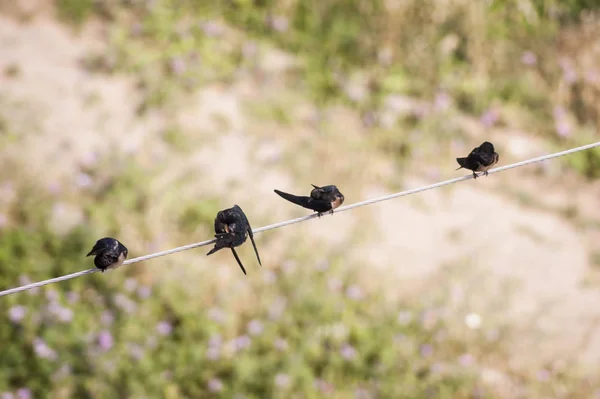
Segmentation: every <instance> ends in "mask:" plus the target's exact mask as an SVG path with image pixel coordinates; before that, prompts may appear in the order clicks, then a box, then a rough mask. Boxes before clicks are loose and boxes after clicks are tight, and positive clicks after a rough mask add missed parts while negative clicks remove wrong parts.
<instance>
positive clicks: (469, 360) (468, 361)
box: [458, 353, 475, 367]
mask: <svg viewBox="0 0 600 399" xmlns="http://www.w3.org/2000/svg"><path fill="white" fill-rule="evenodd" d="M458 362H459V363H460V364H461V365H462V366H464V367H468V366H471V365H472V364H473V363H475V358H474V357H473V355H471V354H469V353H465V354H463V355H461V356H459V358H458Z"/></svg>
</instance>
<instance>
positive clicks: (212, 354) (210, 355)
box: [206, 346, 221, 361]
mask: <svg viewBox="0 0 600 399" xmlns="http://www.w3.org/2000/svg"><path fill="white" fill-rule="evenodd" d="M219 357H221V349H219V348H218V347H215V346H211V347H209V348H208V349H207V350H206V358H207V359H208V360H212V361H215V360H217V359H218V358H219Z"/></svg>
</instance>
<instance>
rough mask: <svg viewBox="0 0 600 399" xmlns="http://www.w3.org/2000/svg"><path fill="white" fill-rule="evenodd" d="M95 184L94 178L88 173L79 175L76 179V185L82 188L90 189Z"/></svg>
mask: <svg viewBox="0 0 600 399" xmlns="http://www.w3.org/2000/svg"><path fill="white" fill-rule="evenodd" d="M93 183H94V182H93V180H92V177H91V176H90V175H88V174H87V173H78V174H77V176H76V177H75V184H77V186H79V187H81V188H87V187H90V186H91V185H92V184H93Z"/></svg>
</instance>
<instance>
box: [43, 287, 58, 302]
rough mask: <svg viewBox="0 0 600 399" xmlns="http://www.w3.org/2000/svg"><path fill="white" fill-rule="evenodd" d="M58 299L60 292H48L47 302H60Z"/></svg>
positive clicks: (50, 290)
mask: <svg viewBox="0 0 600 399" xmlns="http://www.w3.org/2000/svg"><path fill="white" fill-rule="evenodd" d="M58 297H59V295H58V292H56V290H53V289H48V290H47V291H46V299H47V300H49V301H51V302H54V301H58Z"/></svg>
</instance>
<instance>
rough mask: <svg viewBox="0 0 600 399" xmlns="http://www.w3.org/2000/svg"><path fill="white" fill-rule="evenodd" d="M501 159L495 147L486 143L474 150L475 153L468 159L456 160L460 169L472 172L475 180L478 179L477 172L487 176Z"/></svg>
mask: <svg viewBox="0 0 600 399" xmlns="http://www.w3.org/2000/svg"><path fill="white" fill-rule="evenodd" d="M499 159H500V156H499V155H498V153H497V152H496V151H495V150H494V145H493V144H492V143H490V142H489V141H485V142H484V143H483V144H481V145H480V146H479V147H476V148H473V151H471V153H470V154H469V155H468V156H467V157H466V158H456V162H458V164H459V165H460V168H458V169H462V168H465V169H469V170H472V171H473V178H474V179H477V173H475V172H483V174H484V176H487V175H488V170H489V169H491V168H492V166H494V165H495V164H497V163H498V160H499ZM458 169H456V170H458Z"/></svg>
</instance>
